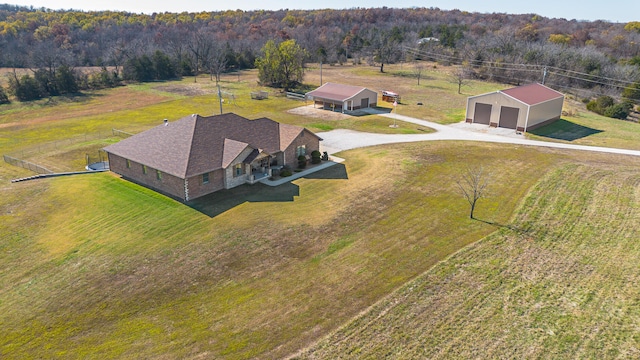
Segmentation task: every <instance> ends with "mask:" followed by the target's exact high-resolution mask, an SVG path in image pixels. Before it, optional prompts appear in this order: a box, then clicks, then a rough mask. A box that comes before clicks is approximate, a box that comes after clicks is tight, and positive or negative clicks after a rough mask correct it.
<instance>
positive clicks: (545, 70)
mask: <svg viewBox="0 0 640 360" xmlns="http://www.w3.org/2000/svg"><path fill="white" fill-rule="evenodd" d="M546 79H547V67H546V66H545V67H544V69H542V85H544V81H545V80H546Z"/></svg>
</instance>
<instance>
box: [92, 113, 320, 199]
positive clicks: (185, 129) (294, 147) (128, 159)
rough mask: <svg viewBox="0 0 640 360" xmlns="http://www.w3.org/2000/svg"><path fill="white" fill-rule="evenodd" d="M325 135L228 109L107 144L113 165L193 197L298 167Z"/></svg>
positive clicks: (169, 191) (130, 177) (134, 177)
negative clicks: (251, 117)
mask: <svg viewBox="0 0 640 360" xmlns="http://www.w3.org/2000/svg"><path fill="white" fill-rule="evenodd" d="M321 140H322V139H321V138H320V137H318V136H317V135H316V134H314V133H313V132H311V131H309V130H307V129H305V128H303V127H300V126H295V125H288V124H281V123H278V122H276V121H273V120H271V119H268V118H260V119H256V120H249V119H247V118H244V117H242V116H239V115H236V114H233V113H227V114H223V115H216V116H206V117H205V116H200V115H197V114H193V115H189V116H187V117H184V118H182V119H179V120H177V121H173V122H169V121H167V120H165V121H164V123H163V124H161V125H159V126H156V127H154V128H151V129H149V130H147V131H144V132H142V133H139V134H136V135H133V136H131V137H129V138H126V139H124V140H122V141H120V142H118V143H116V144H113V145H109V146H107V147H106V148H104V150H105V151H106V153H107V155H108V158H109V167H110V169H111V171H113V172H115V173H117V174H119V175H121V176H122V177H123V178H125V179H127V180H130V181H133V182H135V183H138V184H141V185H143V186H146V187H149V188H151V189H154V190H156V191H158V192H160V193H162V194H165V195H168V196H171V197H173V198H177V199H179V200H181V201H190V200H193V199H196V198H198V197H201V196H204V195H207V194H210V193H212V192H215V191H218V190H222V189H230V188H233V187H236V186H239V185H242V184H253V183H255V182H257V181H260V180H263V179H265V178H268V177H270V176H271V175H272V171H273V170H274V168H277V169H279V168H282V167H283V166H290V167H292V168H293V167H296V166H297V164H298V156H300V155H305V156H306V155H307V154H311V152H313V151H314V150H318V151H319V150H320V141H321Z"/></svg>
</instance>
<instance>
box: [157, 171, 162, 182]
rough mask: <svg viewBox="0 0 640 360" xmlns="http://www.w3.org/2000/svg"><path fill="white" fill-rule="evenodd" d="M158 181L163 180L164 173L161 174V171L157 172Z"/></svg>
mask: <svg viewBox="0 0 640 360" xmlns="http://www.w3.org/2000/svg"><path fill="white" fill-rule="evenodd" d="M156 179H157V180H162V172H160V170H156Z"/></svg>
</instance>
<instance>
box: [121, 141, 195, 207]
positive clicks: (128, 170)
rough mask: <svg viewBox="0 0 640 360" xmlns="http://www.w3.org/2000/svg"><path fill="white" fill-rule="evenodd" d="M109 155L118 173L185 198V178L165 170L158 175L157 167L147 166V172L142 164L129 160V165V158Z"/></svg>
mask: <svg viewBox="0 0 640 360" xmlns="http://www.w3.org/2000/svg"><path fill="white" fill-rule="evenodd" d="M108 156H109V168H110V170H111V171H113V172H115V173H116V174H119V175H121V176H122V177H124V178H126V179H129V180H131V181H133V182H136V183H138V184H141V185H144V186H146V187H149V188H152V189H154V190H156V191H158V192H160V193H163V194H166V195H169V196H171V197H174V198H178V199H180V200H185V193H184V179H181V178H179V177H176V176H173V175H169V174H167V173H163V172H161V173H160V175H158V173H157V171H156V169H154V168H151V167H147V173H146V174H145V173H144V171H143V165H142V164H139V163H136V162H134V161H129V166H127V159H125V158H123V157H120V156H117V155H114V154H111V153H108Z"/></svg>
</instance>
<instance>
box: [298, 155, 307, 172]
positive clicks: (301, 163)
mask: <svg viewBox="0 0 640 360" xmlns="http://www.w3.org/2000/svg"><path fill="white" fill-rule="evenodd" d="M306 167H307V157H306V156H304V155H300V156H298V168H299V169H304V168H306Z"/></svg>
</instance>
